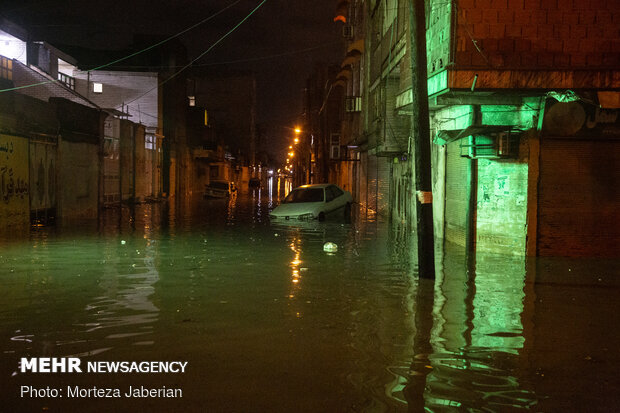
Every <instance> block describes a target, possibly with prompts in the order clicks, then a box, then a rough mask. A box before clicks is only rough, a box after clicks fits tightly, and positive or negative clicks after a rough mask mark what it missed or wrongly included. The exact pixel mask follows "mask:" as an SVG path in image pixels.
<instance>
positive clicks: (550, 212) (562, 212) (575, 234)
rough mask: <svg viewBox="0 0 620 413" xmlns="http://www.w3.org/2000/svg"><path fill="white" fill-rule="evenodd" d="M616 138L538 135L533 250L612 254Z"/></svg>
mask: <svg viewBox="0 0 620 413" xmlns="http://www.w3.org/2000/svg"><path fill="white" fill-rule="evenodd" d="M618 165H620V142H618V141H611V140H609V141H602V140H598V141H597V140H585V139H574V138H572V139H552V138H547V139H542V141H541V147H540V187H539V188H540V189H539V195H538V196H539V198H538V202H539V205H538V245H537V248H538V254H539V255H572V256H573V255H577V256H579V255H594V256H612V255H615V254H617V247H618V239H619V237H620V229H619V227H620V220H619V219H618V211H620V191H619V189H618V186H619V185H620V169H619V168H618Z"/></svg>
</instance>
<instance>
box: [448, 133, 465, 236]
mask: <svg viewBox="0 0 620 413" xmlns="http://www.w3.org/2000/svg"><path fill="white" fill-rule="evenodd" d="M446 152H447V159H446V212H445V214H446V222H445V238H446V240H447V241H449V242H453V243H455V244H458V245H462V246H465V243H466V228H467V208H468V205H467V202H468V201H467V185H468V181H469V176H468V163H469V159H467V158H463V157H461V155H460V154H461V151H460V147H459V142H458V141H457V142H453V143H450V144H448V145H447V147H446Z"/></svg>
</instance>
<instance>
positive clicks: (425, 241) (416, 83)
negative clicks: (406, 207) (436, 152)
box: [409, 0, 435, 279]
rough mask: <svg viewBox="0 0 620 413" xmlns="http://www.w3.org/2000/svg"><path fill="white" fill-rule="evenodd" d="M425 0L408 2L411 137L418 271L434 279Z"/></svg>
mask: <svg viewBox="0 0 620 413" xmlns="http://www.w3.org/2000/svg"><path fill="white" fill-rule="evenodd" d="M425 1H426V0H410V1H409V33H410V36H411V39H410V40H411V41H410V45H411V49H410V55H411V93H412V97H413V104H412V107H413V111H412V115H411V132H412V134H411V137H412V139H413V157H414V162H415V168H414V169H415V182H414V185H415V190H416V200H415V203H416V235H417V238H418V245H417V247H418V251H417V253H418V272H419V276H420V277H422V278H433V279H434V278H435V240H434V235H433V195H432V187H431V185H432V183H431V142H430V141H431V138H430V126H429V110H428V87H427V83H426V82H427V73H426V16H425V13H426V12H425V5H424V3H425Z"/></svg>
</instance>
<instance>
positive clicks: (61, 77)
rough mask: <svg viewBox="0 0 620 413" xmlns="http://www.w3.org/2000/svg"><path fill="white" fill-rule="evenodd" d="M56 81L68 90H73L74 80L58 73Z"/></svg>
mask: <svg viewBox="0 0 620 413" xmlns="http://www.w3.org/2000/svg"><path fill="white" fill-rule="evenodd" d="M58 80H60V81H61V82H62V83H64V84H65V86H67V87H68V88H69V89H71V90H75V78H74V77H71V76H69V75H65V74H64V73H58Z"/></svg>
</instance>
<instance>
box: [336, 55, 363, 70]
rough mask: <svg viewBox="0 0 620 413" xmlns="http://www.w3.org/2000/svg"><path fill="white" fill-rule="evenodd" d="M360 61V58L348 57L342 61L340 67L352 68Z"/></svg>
mask: <svg viewBox="0 0 620 413" xmlns="http://www.w3.org/2000/svg"><path fill="white" fill-rule="evenodd" d="M359 60H360V56H357V57H356V56H347V57H345V58H344V60H343V61H342V64H341V65H340V67H346V66H350V65H352V64H354V63H357V62H358V61H359Z"/></svg>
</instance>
